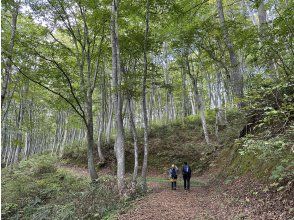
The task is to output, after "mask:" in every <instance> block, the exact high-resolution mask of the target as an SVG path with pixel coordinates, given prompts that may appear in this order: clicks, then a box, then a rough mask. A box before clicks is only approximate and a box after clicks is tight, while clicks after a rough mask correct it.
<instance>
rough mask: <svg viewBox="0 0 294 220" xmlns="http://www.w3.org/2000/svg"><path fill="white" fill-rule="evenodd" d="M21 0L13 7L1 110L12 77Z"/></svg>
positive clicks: (14, 3) (14, 2)
mask: <svg viewBox="0 0 294 220" xmlns="http://www.w3.org/2000/svg"><path fill="white" fill-rule="evenodd" d="M19 4H20V2H19V1H13V2H12V5H13V9H12V18H11V35H10V42H9V49H8V55H7V61H6V66H5V69H4V77H3V78H4V79H3V81H2V82H3V84H2V89H1V110H3V106H4V101H5V97H6V93H7V89H8V84H9V81H10V77H11V71H12V62H11V60H12V58H13V51H14V42H15V35H16V23H17V17H18V12H19Z"/></svg>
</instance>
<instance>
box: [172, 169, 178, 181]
mask: <svg viewBox="0 0 294 220" xmlns="http://www.w3.org/2000/svg"><path fill="white" fill-rule="evenodd" d="M171 178H175V179H176V178H177V171H176V169H175V168H172V169H171Z"/></svg>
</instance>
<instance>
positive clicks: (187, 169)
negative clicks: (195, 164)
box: [183, 165, 189, 174]
mask: <svg viewBox="0 0 294 220" xmlns="http://www.w3.org/2000/svg"><path fill="white" fill-rule="evenodd" d="M183 172H184V174H189V166H188V165H184V168H183Z"/></svg>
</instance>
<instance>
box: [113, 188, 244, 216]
mask: <svg viewBox="0 0 294 220" xmlns="http://www.w3.org/2000/svg"><path fill="white" fill-rule="evenodd" d="M164 186H165V187H168V186H167V185H166V184H164ZM235 203H236V201H234V199H232V198H230V197H229V196H228V195H226V194H225V193H221V192H219V191H218V190H217V188H214V187H211V186H210V187H207V186H198V187H192V188H191V190H190V191H185V190H183V188H181V189H177V190H173V191H172V190H170V189H169V188H162V189H161V190H157V192H154V193H151V194H149V195H148V196H146V197H144V198H143V199H142V200H140V201H138V202H136V203H135V204H134V208H133V209H130V210H129V211H128V212H127V213H123V214H121V215H120V216H119V219H120V220H143V219H146V220H147V219H153V220H157V219H158V220H172V219H178V220H185V219H187V220H188V219H244V217H245V216H247V215H248V214H246V210H242V209H241V208H240V207H239V206H237V205H235Z"/></svg>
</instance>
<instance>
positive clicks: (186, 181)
mask: <svg viewBox="0 0 294 220" xmlns="http://www.w3.org/2000/svg"><path fill="white" fill-rule="evenodd" d="M190 178H191V177H190V176H187V175H183V179H184V188H185V189H190Z"/></svg>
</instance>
